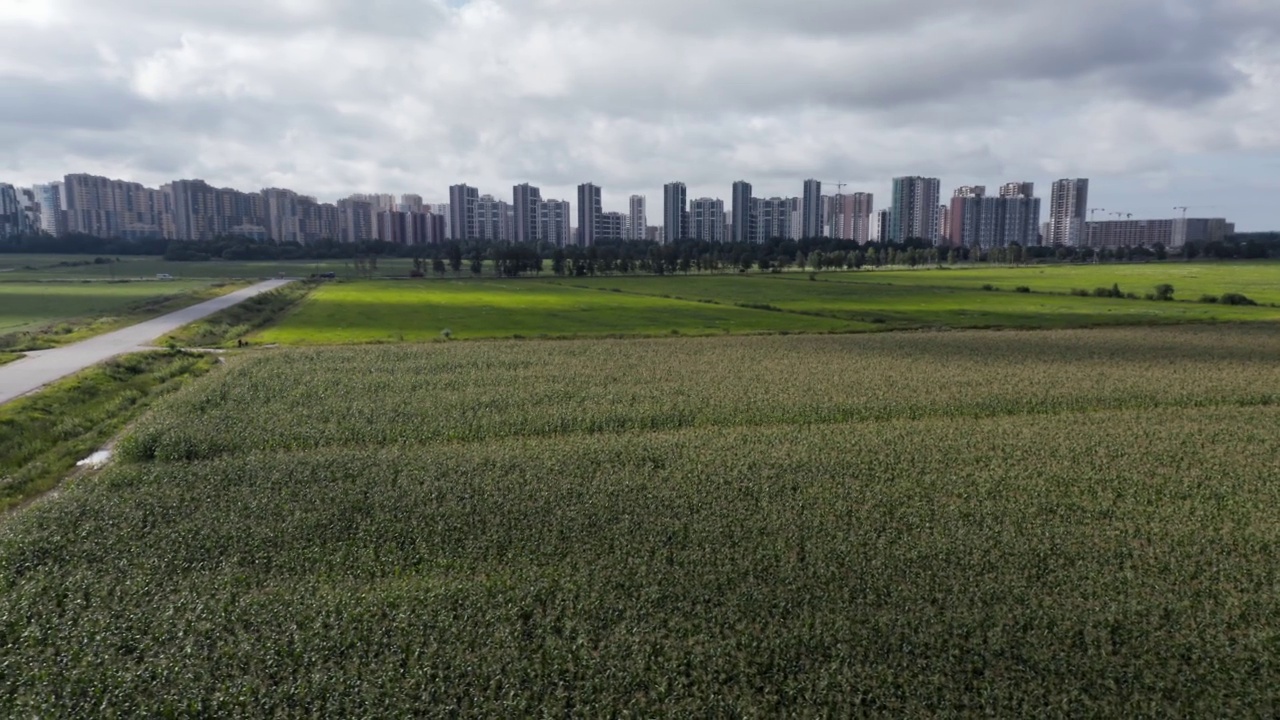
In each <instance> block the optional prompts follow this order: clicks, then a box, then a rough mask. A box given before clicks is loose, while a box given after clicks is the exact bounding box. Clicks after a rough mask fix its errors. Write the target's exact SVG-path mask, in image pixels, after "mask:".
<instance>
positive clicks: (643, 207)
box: [627, 195, 649, 240]
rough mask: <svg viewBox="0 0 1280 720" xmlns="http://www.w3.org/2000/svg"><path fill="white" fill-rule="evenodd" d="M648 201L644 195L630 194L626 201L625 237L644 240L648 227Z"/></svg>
mask: <svg viewBox="0 0 1280 720" xmlns="http://www.w3.org/2000/svg"><path fill="white" fill-rule="evenodd" d="M647 205H648V203H647V201H646V200H645V197H644V195H632V196H631V199H630V200H629V202H628V210H629V212H628V215H627V231H628V233H627V239H628V240H644V239H645V230H646V229H647V228H648V227H649V213H648V207H647Z"/></svg>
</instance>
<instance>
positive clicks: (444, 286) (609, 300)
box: [255, 278, 872, 344]
mask: <svg viewBox="0 0 1280 720" xmlns="http://www.w3.org/2000/svg"><path fill="white" fill-rule="evenodd" d="M704 280H710V279H709V278H704ZM871 327H872V325H871V324H870V323H858V322H850V321H848V320H844V319H839V318H822V317H807V316H802V315H792V314H784V313H777V312H769V311H766V310H757V309H751V308H741V307H733V306H727V305H713V304H708V303H698V302H690V301H683V300H673V299H668V298H661V297H645V296H639V295H634V294H626V293H611V292H598V291H595V290H583V289H580V288H575V287H569V286H565V285H557V284H553V283H549V282H543V281H536V280H520V281H501V280H491V281H476V280H462V281H447V282H434V281H432V282H424V281H419V282H396V281H368V282H353V283H337V284H326V285H324V286H322V287H320V288H318V289H316V290H315V291H314V292H312V293H311V295H310V296H309V297H308V298H307V299H306V300H304V301H303V302H302V303H301V304H300V305H299V306H298V308H297V309H296V310H295V311H294V312H292V313H290V314H289V315H287V316H286V317H285V318H284V319H283V320H282V321H281V322H280V323H279V324H278V325H276V326H273V327H270V328H267V329H266V330H265V331H263V332H262V333H259V334H258V335H257V336H256V337H255V341H256V342H261V343H285V344H299V343H310V344H316V343H320V344H335V343H364V342H397V341H422V340H432V339H439V338H440V337H441V333H442V332H444V331H445V330H449V331H450V332H451V334H452V336H453V337H455V338H459V339H467V338H492V337H512V336H516V335H520V336H524V337H537V336H551V337H563V336H602V335H668V334H672V331H675V332H677V333H679V334H686V335H708V334H724V333H726V332H733V333H760V332H779V331H794V332H828V331H837V330H849V329H869V328H871Z"/></svg>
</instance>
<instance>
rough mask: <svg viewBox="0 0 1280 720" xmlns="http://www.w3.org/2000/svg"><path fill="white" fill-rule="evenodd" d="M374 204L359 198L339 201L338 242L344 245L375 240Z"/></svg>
mask: <svg viewBox="0 0 1280 720" xmlns="http://www.w3.org/2000/svg"><path fill="white" fill-rule="evenodd" d="M375 214H376V213H375V212H374V209H373V203H371V202H369V201H368V200H361V199H359V198H357V197H349V198H344V199H342V200H339V201H338V240H339V241H340V242H344V243H362V242H368V241H370V240H372V239H373V236H374V233H375V227H374V219H375Z"/></svg>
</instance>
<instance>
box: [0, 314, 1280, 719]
mask: <svg viewBox="0 0 1280 720" xmlns="http://www.w3.org/2000/svg"><path fill="white" fill-rule="evenodd" d="M1277 351H1280V338H1277V336H1276V334H1275V333H1272V332H1268V328H1266V327H1263V326H1236V327H1205V326H1196V327H1183V328H1148V329H1126V330H1118V329H1109V330H1098V331H1091V332H1079V331H1057V332H1031V333H1017V334H1011V333H981V332H979V333H965V334H958V333H930V334H882V335H868V336H806V337H791V338H781V337H751V338H735V337H728V338H723V337H721V338H703V339H682V340H646V341H629V342H623V341H593V342H555V343H539V342H509V343H447V344H446V343H440V344H434V345H427V346H386V347H375V348H367V347H366V348H329V349H300V350H299V349H287V350H281V351H275V352H266V353H257V354H252V355H242V356H232V357H229V358H228V362H227V363H226V366H225V367H223V368H222V369H219V370H216V371H215V372H214V374H212V375H210V376H207V377H206V378H204V379H202V380H200V381H197V382H196V383H195V384H193V385H192V386H190V387H188V388H186V389H185V390H182V391H180V392H179V393H178V394H176V395H174V396H173V397H171V398H169V399H168V400H166V401H164V402H163V404H162V405H161V406H160V407H159V408H158V409H157V411H156V412H154V413H153V414H151V415H150V416H149V417H148V418H146V419H144V420H143V421H142V423H141V424H140V426H139V427H138V428H137V429H136V430H135V431H134V432H133V433H132V434H131V435H130V436H129V437H128V438H127V439H126V440H125V441H124V442H123V443H122V445H121V447H120V451H121V453H122V454H123V457H124V460H125V461H124V462H123V463H122V464H120V465H118V466H116V467H114V468H111V469H109V470H107V471H106V472H105V474H103V475H102V476H100V477H98V478H94V479H92V480H90V481H87V482H81V483H79V484H76V485H73V486H71V487H70V488H68V489H67V491H66V492H65V493H64V494H63V495H62V496H61V497H60V498H58V499H56V500H55V501H51V502H48V503H44V504H42V505H40V506H37V507H35V508H32V509H30V510H28V511H25V512H24V513H22V514H20V515H18V516H16V517H13V518H11V519H10V520H9V521H8V522H7V523H6V524H5V525H4V526H3V527H0V644H2V645H3V646H4V648H5V657H6V660H7V662H5V663H3V664H0V706H4V707H7V708H11V709H13V710H14V712H16V713H20V714H24V715H53V716H58V715H61V716H74V715H85V714H104V713H113V714H119V715H166V714H170V715H173V714H202V715H220V716H229V715H233V716H241V717H244V716H249V717H254V716H256V717H274V716H289V715H302V714H309V713H316V712H320V713H323V714H326V715H332V716H353V715H371V716H391V715H404V714H407V713H422V714H449V713H459V714H464V715H480V716H495V715H502V716H530V715H548V714H556V715H565V714H575V715H587V716H619V715H634V716H642V717H651V716H659V715H664V716H708V715H712V716H718V715H786V714H795V713H805V712H811V713H813V714H815V715H827V716H852V715H856V714H860V713H862V714H865V713H867V712H879V713H883V714H889V715H895V716H903V715H908V716H910V715H915V716H918V715H938V714H944V715H945V714H962V715H964V714H986V715H999V716H1043V715H1052V714H1055V713H1059V712H1072V713H1079V714H1082V715H1107V716H1140V715H1153V714H1175V715H1220V716H1232V717H1240V716H1257V715H1265V714H1267V713H1268V712H1269V710H1270V709H1272V708H1274V707H1275V706H1276V703H1277V702H1280V682H1277V680H1278V679H1280V666H1278V665H1277V664H1276V663H1277V660H1276V655H1275V648H1276V646H1277V643H1278V642H1280V600H1278V599H1277V597H1278V596H1277V593H1276V588H1277V586H1278V583H1280V568H1277V566H1276V564H1275V562H1274V558H1275V557H1276V555H1277V554H1278V552H1280V486H1277V484H1276V483H1275V482H1274V478H1275V477H1276V476H1277V474H1280V367H1278V366H1277V365H1276V363H1275V362H1274V358H1275V357H1276V354H1277ZM1068 709H1069V710H1068Z"/></svg>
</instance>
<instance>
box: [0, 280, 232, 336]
mask: <svg viewBox="0 0 1280 720" xmlns="http://www.w3.org/2000/svg"><path fill="white" fill-rule="evenodd" d="M207 287H209V283H207V282H200V281H172V282H158V281H153V282H120V283H52V282H51V283H18V282H2V283H0V335H7V334H10V333H16V332H28V331H31V330H36V329H38V328H42V327H45V326H47V325H50V324H53V323H57V322H61V321H63V320H71V319H75V318H81V317H88V316H102V315H109V314H111V313H114V312H116V311H118V310H123V309H125V308H127V307H129V306H131V305H135V304H138V303H141V302H146V301H150V300H154V299H156V298H162V297H171V296H175V295H185V294H189V293H193V292H195V291H197V290H203V289H205V288H207Z"/></svg>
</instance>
